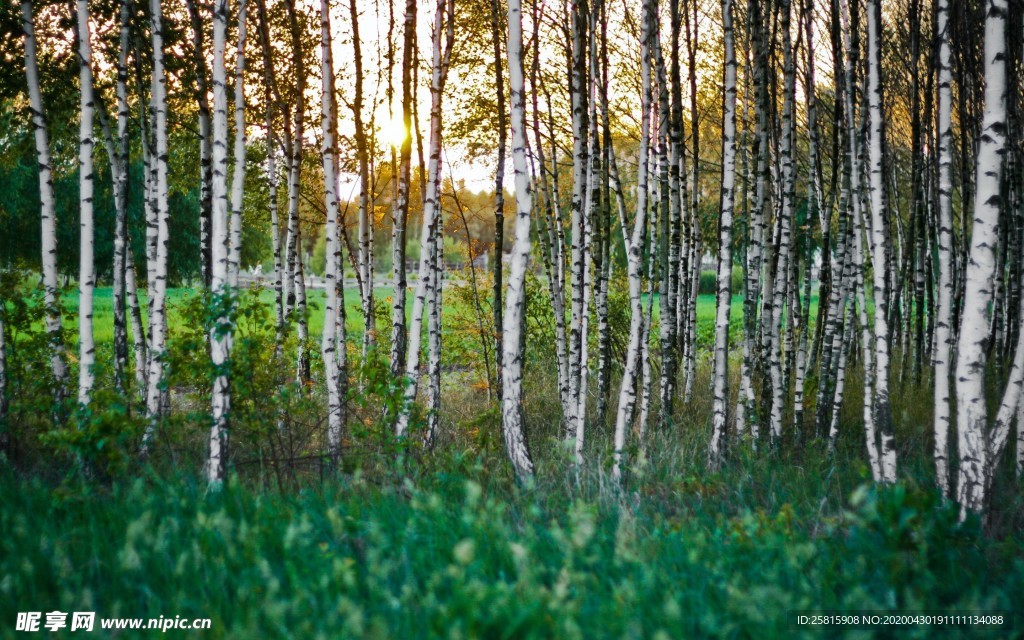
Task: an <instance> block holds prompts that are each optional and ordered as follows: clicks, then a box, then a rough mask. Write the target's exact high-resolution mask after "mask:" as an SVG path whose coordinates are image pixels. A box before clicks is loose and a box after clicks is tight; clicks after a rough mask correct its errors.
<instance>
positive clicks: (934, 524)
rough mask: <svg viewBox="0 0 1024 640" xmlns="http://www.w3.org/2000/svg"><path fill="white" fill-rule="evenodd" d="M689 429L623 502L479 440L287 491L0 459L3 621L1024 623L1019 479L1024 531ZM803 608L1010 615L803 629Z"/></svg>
mask: <svg viewBox="0 0 1024 640" xmlns="http://www.w3.org/2000/svg"><path fill="white" fill-rule="evenodd" d="M685 440H686V438H684V439H683V441H680V439H679V438H668V437H663V436H658V438H657V439H656V441H655V442H654V443H652V445H653V446H652V451H655V450H659V451H661V453H660V454H656V455H652V459H651V460H650V461H649V463H648V464H641V465H638V466H636V467H635V468H634V469H633V471H632V473H631V474H630V479H629V481H628V484H627V489H626V491H625V492H618V491H616V490H613V489H612V488H611V484H610V483H609V479H608V477H607V474H606V473H605V472H604V471H603V470H601V469H600V468H592V469H588V470H586V471H585V472H584V473H583V475H582V476H581V477H580V479H579V480H578V481H577V480H576V478H575V477H574V475H573V474H572V473H570V472H567V471H566V468H567V466H568V459H567V458H560V457H559V456H557V455H547V456H545V455H541V456H540V464H539V467H538V473H537V477H536V482H535V483H533V484H530V485H529V486H525V487H524V486H517V485H516V484H515V483H514V482H513V481H512V480H511V478H510V477H509V474H508V473H507V472H506V469H505V467H506V466H507V465H506V464H502V462H503V461H502V460H501V458H500V456H498V455H494V456H491V457H490V458H488V457H486V456H477V455H475V454H472V453H468V452H465V451H461V452H454V453H453V452H451V451H446V452H438V453H436V454H434V455H433V456H432V457H431V459H429V460H422V461H419V462H412V461H410V460H406V464H405V465H404V467H403V466H401V465H394V466H393V467H392V468H391V469H390V470H389V471H387V472H380V471H378V472H377V473H373V474H366V475H363V474H361V473H355V474H351V475H348V474H346V475H344V476H342V477H340V478H338V479H336V480H334V479H327V480H324V481H308V482H305V483H303V485H302V487H301V488H298V489H294V488H293V489H288V490H279V489H277V488H272V487H261V486H258V485H254V484H253V483H252V482H251V480H250V481H247V480H245V479H244V478H243V479H240V478H239V477H238V476H232V480H230V481H229V482H228V484H227V485H226V486H225V487H224V488H223V489H222V490H221V491H220V492H210V491H208V490H206V488H205V486H204V485H203V484H202V482H201V481H200V480H198V479H197V478H196V477H194V476H177V475H166V474H161V473H158V472H156V471H154V470H152V469H150V470H148V471H144V472H142V473H141V474H140V475H138V476H136V477H135V478H134V479H132V478H125V479H122V480H118V481H115V482H113V483H110V484H103V485H100V484H95V483H89V482H85V483H82V482H77V481H76V482H69V481H64V482H62V483H56V482H54V481H50V482H47V481H44V480H38V479H36V480H26V479H24V478H21V477H17V476H16V474H15V473H14V472H12V471H10V470H9V469H6V468H5V469H3V470H0V530H2V531H3V532H4V534H3V536H0V575H2V576H3V578H2V579H0V619H2V620H4V621H7V622H5V625H4V626H5V629H4V631H5V633H6V632H7V631H9V630H10V629H11V627H9V626H7V623H8V622H9V623H10V624H12V625H13V622H14V620H15V617H16V614H17V612H18V611H24V610H41V611H44V612H48V611H54V610H57V611H96V612H97V616H98V617H134V618H158V617H159V616H164V617H165V618H174V617H175V616H181V617H182V618H210V619H211V621H212V627H211V630H209V631H204V632H202V633H203V637H212V638H220V637H236V638H259V637H296V638H312V637H323V638H335V637H344V638H357V637H367V638H428V637H448V638H556V637H557V638H666V639H667V638H700V637H733V638H789V637H808V638H812V637H820V638H831V637H839V636H849V637H871V636H882V637H899V638H937V637H982V638H1010V637H1020V635H1019V634H1020V633H1021V630H1022V627H1021V618H1020V615H1019V613H1020V612H1019V605H1020V603H1021V602H1022V601H1024V558H1022V549H1024V533H1022V529H1021V527H1020V516H1019V512H1020V506H1021V494H1020V493H1019V492H1018V493H1017V494H1016V497H1015V498H1014V505H1012V508H1013V509H1015V510H1016V511H1017V512H1018V515H1017V516H1016V519H1015V522H1003V523H1002V525H1001V526H1000V533H998V535H992V534H985V533H982V531H981V528H980V527H979V526H978V523H977V522H976V521H969V522H968V523H966V524H965V525H959V524H958V523H957V513H956V510H955V508H954V507H952V506H950V505H948V504H943V503H942V502H941V500H940V499H939V497H938V496H937V495H936V493H935V492H934V491H932V490H931V489H929V488H926V487H922V485H921V484H919V483H918V482H917V480H916V479H915V478H916V477H917V476H918V475H919V474H921V470H922V468H923V467H924V466H925V465H926V464H927V460H926V456H918V457H916V458H912V459H910V460H909V461H904V465H905V466H904V469H905V471H904V474H905V478H906V479H905V480H903V481H902V482H901V483H900V484H898V485H897V486H895V487H893V488H889V489H876V488H873V487H871V486H870V485H869V484H868V482H867V481H868V478H867V477H866V471H865V469H864V466H863V464H862V463H860V462H858V460H857V458H856V456H854V455H852V453H853V450H854V449H855V448H856V447H854V446H844V447H843V448H842V449H841V451H840V453H839V455H838V457H837V459H835V460H829V459H828V458H827V457H826V456H824V455H821V454H819V453H814V452H813V449H812V448H808V450H807V451H806V452H802V453H800V454H799V455H782V456H769V455H764V454H755V453H753V452H751V451H749V450H747V449H745V448H744V450H742V451H740V452H738V455H737V456H736V457H735V458H734V459H733V461H732V462H731V463H730V465H728V466H727V468H726V470H725V471H723V472H720V473H714V474H709V473H707V472H705V471H704V468H703V465H701V464H700V461H699V458H700V457H702V455H703V453H702V452H703V447H693V448H692V452H691V453H690V454H687V453H686V450H687V449H689V448H690V447H689V445H691V444H694V443H692V442H690V443H688V442H686V441H685ZM537 444H539V443H537V442H536V441H535V450H539V449H541V447H538V446H536V445H537ZM498 453H500V452H498ZM666 454H667V455H671V456H679V458H680V459H679V460H677V461H676V462H674V463H673V462H671V461H669V464H667V465H665V464H661V463H662V462H664V460H661V459H660V458H661V457H662V456H664V455H666ZM691 465H692V466H691ZM577 483H578V484H577ZM1014 526H1015V527H1016V528H1015V529H1014V528H1012V527H1014ZM812 611H816V612H821V611H830V612H842V613H846V614H857V613H858V612H859V613H861V614H863V613H864V612H865V611H870V612H874V613H875V614H885V613H887V612H892V613H901V614H907V613H921V612H932V613H937V612H942V613H954V612H959V613H974V614H979V613H984V614H989V615H996V616H1005V618H1004V619H1005V622H1004V623H1003V624H996V625H989V626H979V625H968V624H961V625H959V626H937V625H911V626H903V627H899V628H894V627H887V626H882V625H876V626H861V627H859V628H857V629H855V628H854V627H845V628H843V629H842V630H841V631H840V630H839V629H837V628H834V627H832V628H826V627H809V626H800V625H798V624H797V618H796V616H797V615H799V614H800V613H807V612H812ZM1014 616H1016V618H1014ZM5 633H0V635H5ZM153 633H154V632H149V635H152V634H153ZM126 637H135V636H132V635H130V634H129V635H127V636H126ZM138 637H148V636H147V635H146V633H145V632H143V633H141V634H140V636H138Z"/></svg>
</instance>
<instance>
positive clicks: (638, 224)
mask: <svg viewBox="0 0 1024 640" xmlns="http://www.w3.org/2000/svg"><path fill="white" fill-rule="evenodd" d="M653 5H654V0H644V2H643V10H642V17H641V19H640V20H641V22H640V25H641V26H640V78H641V84H642V87H643V89H642V93H641V102H640V109H641V118H640V157H639V162H638V164H637V187H636V216H635V218H634V219H633V229H632V232H631V233H623V241H624V242H625V243H626V257H627V272H628V278H629V310H630V320H629V345H628V346H627V348H626V366H625V369H624V370H623V373H622V383H621V386H620V387H619V409H618V413H617V415H616V417H615V436H614V444H613V446H614V450H613V461H612V478H613V479H614V480H615V481H617V482H619V481H621V479H622V473H623V469H622V454H623V449H624V448H625V444H626V429H627V427H628V423H629V422H630V420H631V418H632V415H633V407H634V405H635V404H636V379H637V367H638V364H639V361H640V356H641V353H640V350H641V344H640V343H641V339H642V336H643V310H642V309H641V304H640V287H641V273H640V269H641V262H642V259H643V243H644V236H645V235H646V234H645V229H646V227H647V162H648V154H649V146H650V127H651V102H652V96H651V40H652V39H653V35H652V34H653V32H654V29H655V14H656V8H655V6H653ZM616 182H617V181H616ZM622 225H623V228H624V229H623V230H624V231H626V229H625V227H626V221H625V219H623V220H622Z"/></svg>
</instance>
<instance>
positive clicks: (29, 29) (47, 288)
mask: <svg viewBox="0 0 1024 640" xmlns="http://www.w3.org/2000/svg"><path fill="white" fill-rule="evenodd" d="M21 24H22V28H23V29H24V31H25V77H26V80H27V82H28V97H29V111H30V113H31V115H32V132H33V134H34V139H35V146H36V162H37V164H38V166H39V203H40V204H39V210H40V221H41V229H42V267H43V305H44V307H45V314H46V335H47V342H48V343H49V350H50V373H51V374H52V375H53V381H54V392H55V398H56V403H57V404H58V405H59V404H60V403H61V402H62V400H63V399H64V397H65V396H66V394H67V378H68V368H67V361H66V359H65V355H64V338H63V335H62V331H63V329H62V322H61V313H60V284H59V282H58V273H57V212H56V207H55V206H54V193H53V168H52V164H51V160H50V135H49V131H48V129H47V125H46V110H45V108H44V106H43V94H42V90H41V88H40V84H39V64H38V54H37V49H38V45H37V44H36V31H35V16H34V15H33V13H32V2H31V0H22V3H21Z"/></svg>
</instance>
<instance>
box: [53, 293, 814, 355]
mask: <svg viewBox="0 0 1024 640" xmlns="http://www.w3.org/2000/svg"><path fill="white" fill-rule="evenodd" d="M193 292H194V290H192V289H186V288H177V289H174V288H172V289H168V291H167V299H168V309H169V317H168V324H169V326H170V330H171V332H172V333H173V332H174V331H175V325H176V321H177V320H178V319H179V316H178V314H177V308H178V305H180V304H181V303H182V301H183V300H184V298H185V297H186V296H189V295H192V294H193ZM374 292H375V294H376V298H377V300H378V301H382V300H386V299H389V298H390V297H391V295H392V293H393V289H392V288H391V287H376V288H375V289H374ZM139 295H140V298H141V299H140V304H141V305H142V313H143V317H145V316H146V314H147V312H146V292H145V291H140V292H139ZM654 296H655V297H654V299H655V303H654V312H653V315H654V318H655V319H657V318H659V317H660V298H659V296H658V295H657V294H654ZM260 300H261V301H263V302H265V303H266V304H268V305H269V304H272V303H273V300H274V295H273V292H272V291H267V290H264V291H263V292H262V293H261V295H260ZM412 301H413V294H412V292H409V294H408V295H407V296H406V316H407V317H410V316H411V315H412ZM63 304H64V308H65V310H66V313H65V315H64V322H65V326H66V327H67V328H68V329H69V330H70V331H71V332H72V333H73V334H74V336H75V338H76V340H77V335H78V333H77V327H78V294H77V292H72V293H69V294H67V295H65V296H64V298H63ZM308 304H309V307H310V313H309V332H310V335H311V336H314V337H316V336H319V335H320V332H321V331H322V330H323V307H324V293H323V291H316V290H311V291H309V292H308ZM644 304H646V296H644ZM113 308H114V301H113V290H112V289H111V288H110V287H97V288H96V291H95V295H94V298H93V335H94V336H95V340H96V342H97V344H103V343H107V342H113V339H114V315H113V313H114V312H113ZM345 311H346V314H347V322H346V327H347V328H348V330H349V332H350V337H351V336H353V335H355V334H361V333H362V330H363V316H362V307H361V306H360V300H359V294H358V292H356V291H354V290H352V289H349V290H346V291H345ZM456 311H468V312H470V313H472V312H473V311H472V310H471V309H465V308H462V307H457V306H456V305H453V304H452V303H451V302H446V303H445V306H444V308H443V317H442V322H444V321H445V320H448V319H449V318H450V317H451V315H452V314H453V313H455V312H456ZM817 313H818V296H817V294H814V295H813V296H812V297H811V309H810V317H811V321H812V323H813V321H814V318H816V317H817ZM730 318H731V324H732V326H733V334H734V335H736V332H737V331H739V330H740V329H739V328H740V327H741V326H742V319H743V297H742V296H740V295H734V296H733V297H732V304H731V310H730ZM714 321H715V296H713V295H700V296H697V323H698V327H701V328H703V330H704V331H705V332H706V331H710V330H711V327H713V326H714ZM75 344H77V341H76V342H75Z"/></svg>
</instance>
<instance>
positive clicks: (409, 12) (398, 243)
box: [391, 0, 426, 377]
mask: <svg viewBox="0 0 1024 640" xmlns="http://www.w3.org/2000/svg"><path fill="white" fill-rule="evenodd" d="M404 39H405V41H404V51H403V54H402V123H403V127H404V135H403V137H402V146H401V149H400V151H399V165H398V184H397V191H396V193H395V202H394V206H393V207H392V210H391V225H392V226H391V262H392V265H391V267H392V274H393V279H394V292H393V294H392V303H391V375H392V376H394V377H398V376H400V375H402V364H403V362H405V359H406V354H407V351H406V341H407V339H408V337H407V332H406V326H405V295H406V275H405V246H406V240H405V233H406V223H407V222H408V218H409V183H410V178H409V172H410V164H411V159H412V101H413V99H414V97H413V84H412V66H413V59H414V57H415V54H416V0H406V3H405V26H404ZM423 248H424V247H420V249H421V250H422V249H423ZM425 273H426V272H424V274H425ZM421 277H422V275H421Z"/></svg>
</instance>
